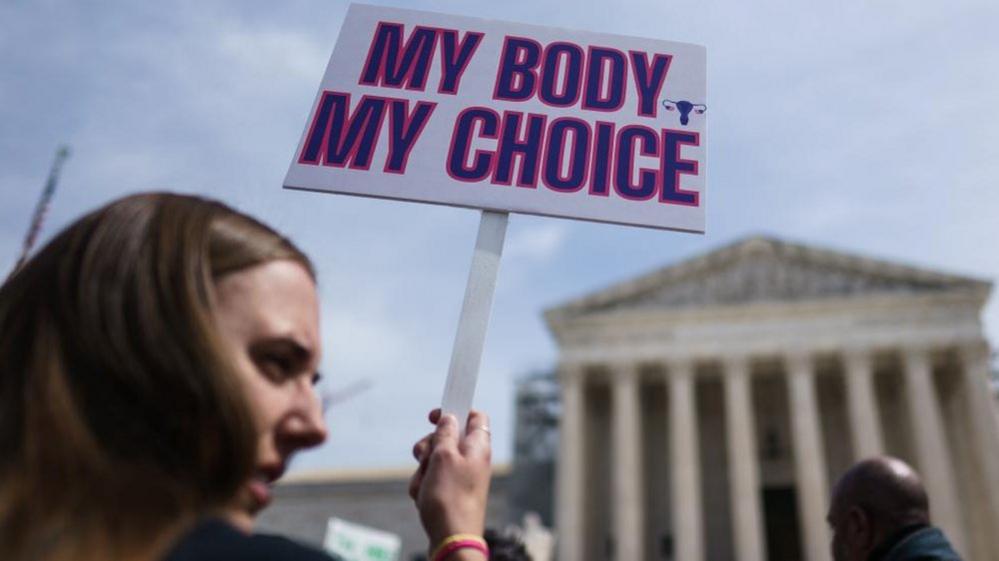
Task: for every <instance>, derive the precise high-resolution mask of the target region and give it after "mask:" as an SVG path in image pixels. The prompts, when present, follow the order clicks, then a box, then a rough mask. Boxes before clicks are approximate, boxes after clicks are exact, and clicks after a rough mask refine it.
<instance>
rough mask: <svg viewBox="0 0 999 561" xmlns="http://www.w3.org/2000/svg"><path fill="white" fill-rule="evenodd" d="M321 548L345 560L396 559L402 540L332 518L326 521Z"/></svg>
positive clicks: (383, 560) (387, 533) (390, 560)
mask: <svg viewBox="0 0 999 561" xmlns="http://www.w3.org/2000/svg"><path fill="white" fill-rule="evenodd" d="M323 547H324V548H325V549H326V551H328V552H330V553H332V554H334V555H336V556H338V557H339V558H341V559H343V560H344V561H396V560H397V559H398V558H399V549H400V548H401V547H402V541H401V540H400V539H399V536H397V535H395V534H391V533H389V532H384V531H382V530H376V529H374V528H369V527H367V526H362V525H360V524H355V523H353V522H347V521H346V520H341V519H339V518H335V517H334V518H330V519H329V521H328V522H327V523H326V538H325V539H324V540H323Z"/></svg>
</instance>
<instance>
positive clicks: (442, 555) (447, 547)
mask: <svg viewBox="0 0 999 561" xmlns="http://www.w3.org/2000/svg"><path fill="white" fill-rule="evenodd" d="M459 549H475V550H478V551H480V552H482V554H483V555H485V556H486V559H488V558H489V548H488V547H486V544H485V542H483V541H482V540H481V539H471V538H470V539H464V540H455V541H453V542H450V543H446V544H444V546H443V547H441V548H440V549H438V550H437V555H434V558H433V559H432V560H431V561H445V560H446V559H447V558H448V557H449V556H450V555H451V554H452V553H454V552H455V551H458V550H459Z"/></svg>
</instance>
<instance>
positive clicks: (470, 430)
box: [460, 410, 492, 459]
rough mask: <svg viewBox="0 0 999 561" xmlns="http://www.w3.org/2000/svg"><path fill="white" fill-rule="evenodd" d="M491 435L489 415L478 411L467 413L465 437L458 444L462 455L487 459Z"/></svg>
mask: <svg viewBox="0 0 999 561" xmlns="http://www.w3.org/2000/svg"><path fill="white" fill-rule="evenodd" d="M491 437H492V433H491V432H490V428H489V416H488V415H486V414H485V413H481V412H479V411H474V410H473V411H471V412H470V413H469V414H468V424H467V425H466V430H465V438H463V439H462V441H461V445H460V450H461V453H462V455H464V456H478V457H485V458H486V459H488V458H489V456H490V450H491V446H490V441H491Z"/></svg>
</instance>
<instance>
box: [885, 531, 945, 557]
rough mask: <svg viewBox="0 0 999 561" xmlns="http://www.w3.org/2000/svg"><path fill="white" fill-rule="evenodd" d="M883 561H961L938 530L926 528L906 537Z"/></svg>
mask: <svg viewBox="0 0 999 561" xmlns="http://www.w3.org/2000/svg"><path fill="white" fill-rule="evenodd" d="M884 561H961V556H960V555H958V554H957V552H956V551H954V548H953V547H952V546H951V545H950V542H949V541H948V540H947V537H946V536H945V535H944V533H943V532H942V531H941V530H940V529H939V528H935V527H933V526H928V527H926V528H923V529H921V530H918V531H915V532H913V533H912V534H910V535H908V536H906V537H905V539H903V540H902V541H900V542H899V543H898V544H896V545H895V547H893V548H892V549H891V551H889V552H888V555H886V556H885V558H884Z"/></svg>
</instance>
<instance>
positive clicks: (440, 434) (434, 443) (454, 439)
mask: <svg viewBox="0 0 999 561" xmlns="http://www.w3.org/2000/svg"><path fill="white" fill-rule="evenodd" d="M445 447H446V448H452V449H453V448H457V447H458V419H456V418H455V417H454V415H444V416H442V417H441V418H440V420H438V421H437V430H435V431H434V433H433V434H432V435H430V452H431V453H434V452H436V451H438V450H440V449H441V448H445Z"/></svg>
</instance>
